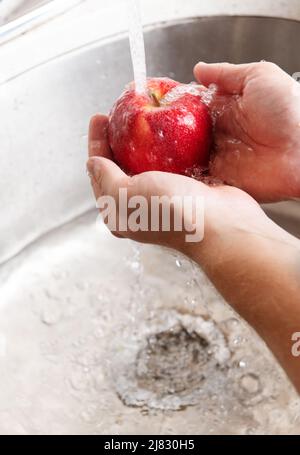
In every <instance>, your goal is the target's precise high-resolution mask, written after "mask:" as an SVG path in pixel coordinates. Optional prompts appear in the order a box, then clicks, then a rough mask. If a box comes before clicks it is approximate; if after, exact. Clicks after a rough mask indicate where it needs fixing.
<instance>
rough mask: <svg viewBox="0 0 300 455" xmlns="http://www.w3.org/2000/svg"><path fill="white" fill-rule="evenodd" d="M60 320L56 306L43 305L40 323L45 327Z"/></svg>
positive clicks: (59, 313)
mask: <svg viewBox="0 0 300 455" xmlns="http://www.w3.org/2000/svg"><path fill="white" fill-rule="evenodd" d="M60 319H61V309H60V308H59V307H58V306H57V305H56V306H54V305H47V303H46V304H45V305H44V307H43V309H42V312H41V321H42V322H43V324H46V325H55V324H57V323H58V322H59V321H60Z"/></svg>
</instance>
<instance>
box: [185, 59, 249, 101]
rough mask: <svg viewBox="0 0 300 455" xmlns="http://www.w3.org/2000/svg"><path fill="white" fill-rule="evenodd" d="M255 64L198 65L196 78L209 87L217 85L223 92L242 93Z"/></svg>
mask: <svg viewBox="0 0 300 455" xmlns="http://www.w3.org/2000/svg"><path fill="white" fill-rule="evenodd" d="M252 65H253V64H244V65H233V64H230V63H210V64H207V63H203V62H200V63H198V64H197V65H196V66H195V68H194V75H195V78H196V79H197V80H198V81H199V82H201V83H202V84H203V85H205V86H206V87H208V86H209V85H210V84H216V85H217V86H218V88H219V90H220V91H221V92H224V93H230V94H239V93H242V91H243V88H244V84H245V81H246V78H247V75H248V73H249V70H250V69H251V68H252ZM254 65H255V64H254Z"/></svg>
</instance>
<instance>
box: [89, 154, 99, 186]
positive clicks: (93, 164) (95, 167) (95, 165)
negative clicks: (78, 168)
mask: <svg viewBox="0 0 300 455" xmlns="http://www.w3.org/2000/svg"><path fill="white" fill-rule="evenodd" d="M86 167H87V172H88V174H89V176H90V177H91V178H93V179H95V180H96V181H98V180H99V179H100V176H101V160H100V158H90V159H89V160H88V162H87V166H86Z"/></svg>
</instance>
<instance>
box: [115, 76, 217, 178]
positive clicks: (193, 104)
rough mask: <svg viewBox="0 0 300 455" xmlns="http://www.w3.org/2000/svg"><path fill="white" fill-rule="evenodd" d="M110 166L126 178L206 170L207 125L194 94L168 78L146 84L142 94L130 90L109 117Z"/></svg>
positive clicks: (208, 121) (209, 130)
mask: <svg viewBox="0 0 300 455" xmlns="http://www.w3.org/2000/svg"><path fill="white" fill-rule="evenodd" d="M108 134H109V143H110V146H111V149H112V152H113V157H114V159H115V161H116V162H117V163H118V164H119V165H120V166H121V167H122V169H123V170H124V171H125V172H127V173H129V174H139V173H141V172H145V171H154V170H155V171H165V172H173V173H178V174H187V173H188V172H189V170H191V169H193V168H195V167H202V168H205V167H207V165H208V160H209V152H210V148H211V143H212V121H211V117H210V114H209V111H208V108H207V106H206V105H205V104H204V103H203V102H202V101H201V97H200V94H199V92H198V91H197V89H196V88H195V87H193V86H191V85H185V84H181V83H179V82H176V81H173V80H172V79H168V78H151V79H148V80H147V91H146V93H142V94H141V93H137V92H136V91H135V89H134V84H131V85H130V86H129V87H128V88H127V89H126V90H125V91H124V93H123V94H122V95H121V97H120V98H119V99H118V100H117V102H116V103H115V105H114V106H113V109H112V111H111V113H110V116H109V127H108Z"/></svg>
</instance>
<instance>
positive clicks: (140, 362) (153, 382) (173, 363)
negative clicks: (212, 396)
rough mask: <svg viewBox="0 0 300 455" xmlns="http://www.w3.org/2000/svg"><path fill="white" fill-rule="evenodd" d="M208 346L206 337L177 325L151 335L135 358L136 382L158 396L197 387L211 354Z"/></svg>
mask: <svg viewBox="0 0 300 455" xmlns="http://www.w3.org/2000/svg"><path fill="white" fill-rule="evenodd" d="M209 346H210V344H209V342H208V341H207V340H206V339H205V338H203V337H202V336H200V335H199V334H198V333H196V332H191V333H190V332H188V331H187V329H186V328H185V327H184V326H182V325H180V324H178V325H176V326H174V327H173V328H172V329H170V330H168V331H164V332H161V333H157V334H155V335H152V336H150V337H149V338H148V340H147V344H146V346H145V347H144V348H143V349H141V350H140V351H139V353H138V356H137V360H136V377H137V379H138V385H139V386H140V387H142V388H144V389H147V390H153V391H154V392H155V393H157V394H159V395H161V396H164V395H166V394H169V393H181V392H184V391H188V390H192V389H194V388H195V387H198V386H200V384H201V382H202V381H203V379H205V376H204V375H203V367H204V366H205V365H206V364H207V362H208V361H209V359H210V357H211V355H212V352H211V351H210V349H209Z"/></svg>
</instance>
